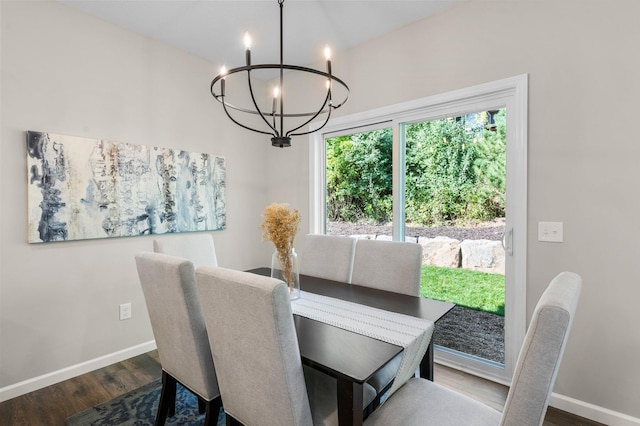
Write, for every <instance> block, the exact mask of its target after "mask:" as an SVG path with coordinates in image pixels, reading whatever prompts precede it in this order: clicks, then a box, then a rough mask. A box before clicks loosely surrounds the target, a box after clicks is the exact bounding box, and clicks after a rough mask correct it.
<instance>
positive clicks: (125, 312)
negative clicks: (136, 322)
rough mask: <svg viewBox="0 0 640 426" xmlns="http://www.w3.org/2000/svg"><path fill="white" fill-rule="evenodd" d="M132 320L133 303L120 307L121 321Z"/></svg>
mask: <svg viewBox="0 0 640 426" xmlns="http://www.w3.org/2000/svg"><path fill="white" fill-rule="evenodd" d="M129 318H131V303H123V304H121V305H120V321H122V320H127V319H129Z"/></svg>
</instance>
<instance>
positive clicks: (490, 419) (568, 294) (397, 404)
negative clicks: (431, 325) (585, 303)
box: [365, 272, 582, 426]
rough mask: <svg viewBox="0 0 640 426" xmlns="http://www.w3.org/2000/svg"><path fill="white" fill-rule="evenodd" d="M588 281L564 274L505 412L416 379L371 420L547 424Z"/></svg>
mask: <svg viewBox="0 0 640 426" xmlns="http://www.w3.org/2000/svg"><path fill="white" fill-rule="evenodd" d="M581 287H582V279H581V278H580V276H579V275H577V274H574V273H572V272H563V273H561V274H559V275H558V276H557V277H555V278H554V279H553V281H551V284H549V287H548V288H547V289H546V290H545V292H544V293H543V295H542V297H541V298H540V300H539V301H538V304H537V306H536V308H535V310H534V312H533V317H532V318H531V323H530V324H529V329H528V330H527V334H526V336H525V340H524V343H523V345H522V348H521V350H520V356H519V357H518V361H517V363H516V369H515V372H514V375H513V381H512V383H511V388H510V389H509V394H508V395H507V401H506V403H505V406H504V410H503V412H502V413H500V412H499V411H496V410H494V409H493V408H491V407H488V406H486V405H484V404H482V403H480V402H478V401H476V400H473V399H471V398H469V397H467V396H464V395H462V394H460V393H457V392H454V391H452V390H449V389H447V388H445V387H443V386H440V385H438V384H436V383H433V382H430V381H427V380H423V379H419V378H412V379H410V380H409V381H408V382H407V383H406V384H405V385H403V386H402V387H401V388H400V389H398V391H397V392H396V393H394V394H393V395H391V396H390V397H389V399H388V400H387V401H386V402H385V403H384V404H383V405H382V406H381V407H380V408H378V409H377V410H376V411H374V413H373V414H372V415H371V416H370V417H369V418H368V419H367V422H366V423H365V424H366V425H367V426H374V425H384V426H390V425H403V426H411V425H421V426H424V425H438V426H447V425H452V426H453V425H455V426H458V425H467V424H473V425H509V426H511V425H514V426H515V425H517V426H520V425H527V426H529V425H542V422H543V421H544V416H545V413H546V411H547V406H548V405H549V399H550V397H551V392H552V391H553V385H554V383H555V380H556V375H557V373H558V368H559V366H560V360H561V359H562V354H563V353H564V348H565V345H566V342H567V338H568V336H569V331H570V329H571V324H572V322H573V317H574V315H575V311H576V306H577V303H578V299H579V297H580V289H581Z"/></svg>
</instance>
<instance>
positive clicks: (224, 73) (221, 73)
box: [220, 65, 227, 77]
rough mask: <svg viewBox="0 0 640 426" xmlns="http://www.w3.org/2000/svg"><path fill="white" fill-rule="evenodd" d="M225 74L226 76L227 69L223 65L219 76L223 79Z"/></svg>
mask: <svg viewBox="0 0 640 426" xmlns="http://www.w3.org/2000/svg"><path fill="white" fill-rule="evenodd" d="M226 74H227V67H225V66H224V65H223V66H221V67H220V75H221V76H223V77H224V76H225V75H226Z"/></svg>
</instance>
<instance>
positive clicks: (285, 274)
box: [271, 248, 300, 300]
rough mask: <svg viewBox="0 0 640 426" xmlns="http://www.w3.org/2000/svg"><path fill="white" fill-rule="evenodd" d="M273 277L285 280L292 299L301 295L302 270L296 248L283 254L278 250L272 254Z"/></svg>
mask: <svg viewBox="0 0 640 426" xmlns="http://www.w3.org/2000/svg"><path fill="white" fill-rule="evenodd" d="M271 277H272V278H277V279H279V280H282V281H284V282H285V283H286V284H287V285H288V286H289V298H290V299H291V300H294V299H297V298H299V297H300V271H299V267H298V255H297V253H296V250H295V249H293V248H292V249H291V251H290V252H288V253H285V254H283V255H281V254H280V253H279V252H278V251H277V250H276V251H274V252H273V255H272V256H271Z"/></svg>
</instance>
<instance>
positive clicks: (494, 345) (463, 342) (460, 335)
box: [327, 220, 504, 363]
mask: <svg viewBox="0 0 640 426" xmlns="http://www.w3.org/2000/svg"><path fill="white" fill-rule="evenodd" d="M327 233H328V234H332V235H391V226H387V225H371V224H362V223H347V222H329V223H328V224H327ZM503 233H504V221H503V220H496V221H493V222H488V223H484V224H480V225H478V226H469V227H446V226H436V227H424V228H410V227H407V229H406V230H405V234H406V236H407V237H428V238H434V237H439V236H440V237H449V238H454V239H456V240H459V241H463V240H493V241H499V240H500V239H501V238H502V234H503ZM433 339H434V340H433V342H434V343H435V344H436V345H440V346H444V347H447V348H450V349H454V350H457V351H460V352H464V353H466V354H470V355H475V356H478V357H480V358H483V359H488V360H491V361H495V362H499V363H504V317H501V316H499V315H495V314H490V313H487V312H480V311H476V310H473V309H469V308H465V307H463V306H456V307H454V308H453V309H452V310H451V311H450V312H449V313H448V314H447V315H445V316H444V317H443V318H442V319H441V320H440V321H438V324H437V326H436V328H435V332H434V336H433Z"/></svg>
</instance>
